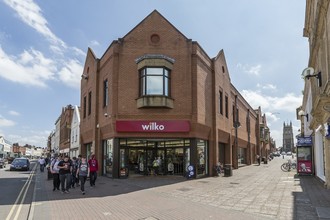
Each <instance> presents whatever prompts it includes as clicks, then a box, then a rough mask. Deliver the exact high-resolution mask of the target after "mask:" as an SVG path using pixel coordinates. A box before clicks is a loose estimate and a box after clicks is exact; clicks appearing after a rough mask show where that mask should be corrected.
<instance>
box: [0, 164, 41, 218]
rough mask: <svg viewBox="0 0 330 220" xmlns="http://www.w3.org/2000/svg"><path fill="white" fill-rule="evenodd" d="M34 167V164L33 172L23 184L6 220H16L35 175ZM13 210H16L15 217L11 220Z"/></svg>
mask: <svg viewBox="0 0 330 220" xmlns="http://www.w3.org/2000/svg"><path fill="white" fill-rule="evenodd" d="M36 167H37V165H36V164H35V166H34V167H33V170H32V171H31V173H30V175H29V178H28V179H27V181H26V182H25V184H24V186H23V187H22V189H21V191H20V193H19V195H18V196H17V199H16V201H15V203H14V205H13V207H12V208H11V210H10V212H9V214H8V216H7V218H6V220H11V219H13V220H17V219H18V217H19V214H20V212H21V209H22V206H23V203H24V200H25V197H26V194H27V192H28V190H29V187H30V184H31V182H32V179H33V176H34V175H35V172H36ZM15 210H17V211H16V215H15V216H14V218H11V217H12V215H13V214H14V212H15Z"/></svg>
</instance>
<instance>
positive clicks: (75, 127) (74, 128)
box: [70, 105, 80, 157]
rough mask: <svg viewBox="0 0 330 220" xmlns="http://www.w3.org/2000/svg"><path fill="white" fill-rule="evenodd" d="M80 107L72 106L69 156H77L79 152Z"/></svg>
mask: <svg viewBox="0 0 330 220" xmlns="http://www.w3.org/2000/svg"><path fill="white" fill-rule="evenodd" d="M79 137H80V108H79V106H77V105H76V106H74V111H73V116H72V122H71V138H70V157H78V155H79V153H80V138H79Z"/></svg>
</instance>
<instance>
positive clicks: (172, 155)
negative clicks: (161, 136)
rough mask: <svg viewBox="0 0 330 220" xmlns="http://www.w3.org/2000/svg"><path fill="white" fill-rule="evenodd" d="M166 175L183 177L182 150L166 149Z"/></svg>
mask: <svg viewBox="0 0 330 220" xmlns="http://www.w3.org/2000/svg"><path fill="white" fill-rule="evenodd" d="M165 161H166V163H167V173H168V174H170V175H184V173H185V171H184V150H183V148H169V149H166V160H165Z"/></svg>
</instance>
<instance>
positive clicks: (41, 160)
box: [38, 157, 46, 172]
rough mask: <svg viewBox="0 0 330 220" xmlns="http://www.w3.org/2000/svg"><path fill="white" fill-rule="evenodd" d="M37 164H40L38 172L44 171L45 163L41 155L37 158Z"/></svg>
mask: <svg viewBox="0 0 330 220" xmlns="http://www.w3.org/2000/svg"><path fill="white" fill-rule="evenodd" d="M38 162H39V166H40V172H44V170H45V165H46V161H45V159H44V158H43V157H41V158H40V159H39V160H38Z"/></svg>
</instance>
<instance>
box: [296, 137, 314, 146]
mask: <svg viewBox="0 0 330 220" xmlns="http://www.w3.org/2000/svg"><path fill="white" fill-rule="evenodd" d="M311 145H312V137H311V136H307V137H298V139H297V146H311Z"/></svg>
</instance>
